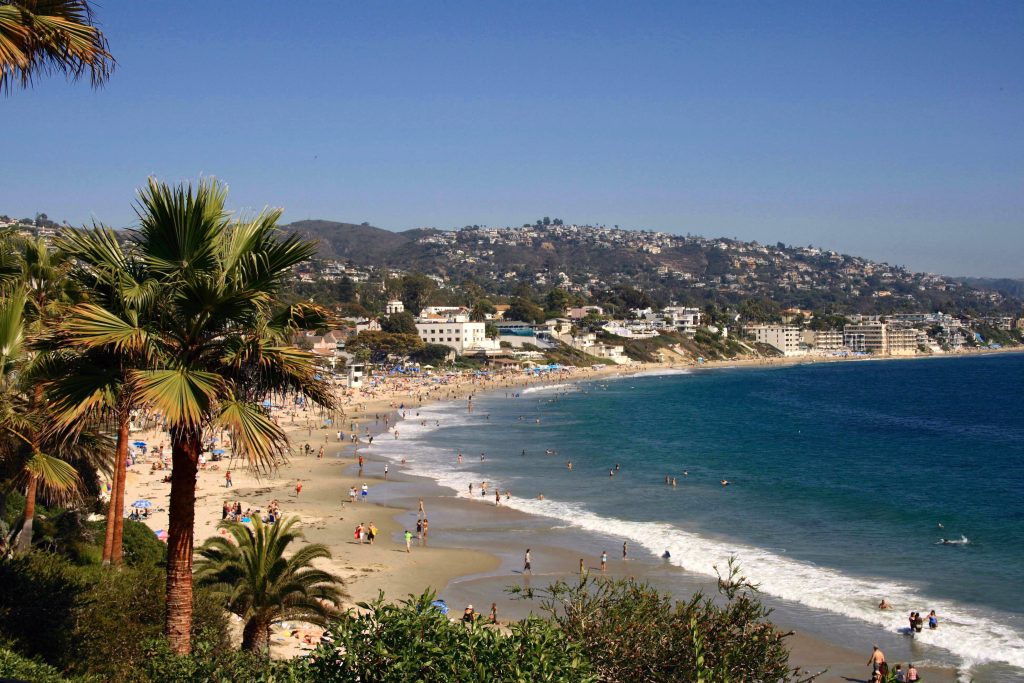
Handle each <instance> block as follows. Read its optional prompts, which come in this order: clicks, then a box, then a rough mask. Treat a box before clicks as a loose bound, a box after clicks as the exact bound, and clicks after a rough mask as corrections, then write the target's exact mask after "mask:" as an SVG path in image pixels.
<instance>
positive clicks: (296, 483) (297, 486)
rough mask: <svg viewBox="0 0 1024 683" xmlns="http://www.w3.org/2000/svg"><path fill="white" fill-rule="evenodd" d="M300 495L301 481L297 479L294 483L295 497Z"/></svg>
mask: <svg viewBox="0 0 1024 683" xmlns="http://www.w3.org/2000/svg"><path fill="white" fill-rule="evenodd" d="M300 493H302V480H301V479H298V480H296V482H295V495H296V496H298V495H299V494H300Z"/></svg>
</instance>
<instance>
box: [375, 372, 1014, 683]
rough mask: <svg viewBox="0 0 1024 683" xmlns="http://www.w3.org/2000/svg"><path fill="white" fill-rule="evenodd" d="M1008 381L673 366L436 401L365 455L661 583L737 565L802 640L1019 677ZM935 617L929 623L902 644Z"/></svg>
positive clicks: (983, 375)
mask: <svg viewBox="0 0 1024 683" xmlns="http://www.w3.org/2000/svg"><path fill="white" fill-rule="evenodd" d="M1022 383H1024V354H1001V355H986V356H976V357H954V358H937V359H928V360H914V361H885V362H881V361H862V362H844V363H819V364H806V365H795V366H786V367H770V368H714V369H693V370H681V371H666V372H664V373H661V374H653V373H652V374H639V375H634V376H628V377H623V378H615V379H607V380H604V379H602V380H592V381H587V382H581V383H567V384H561V385H555V386H548V387H533V388H528V389H524V390H511V391H510V392H509V393H508V394H506V393H505V392H496V393H492V394H489V395H480V396H477V397H475V399H474V401H473V409H472V411H469V410H468V409H467V404H466V402H465V401H460V402H457V403H448V404H437V405H432V406H428V407H426V408H424V409H423V410H422V411H420V415H419V416H418V417H414V416H412V415H411V414H409V415H408V416H407V418H408V419H407V420H406V421H405V422H403V423H402V425H401V431H402V439H401V441H400V442H394V443H388V441H389V440H382V441H383V442H384V443H381V444H380V445H381V446H382V447H383V450H381V449H379V448H378V446H376V445H375V446H374V451H375V452H377V453H382V452H383V454H385V455H391V456H393V457H397V455H398V454H399V453H400V454H401V456H402V457H406V458H407V459H408V464H409V469H410V472H411V473H413V474H421V475H426V476H430V477H432V478H434V479H436V480H437V481H439V482H440V483H441V484H443V485H445V486H448V487H450V488H451V489H452V491H454V492H455V493H456V494H457V495H461V496H467V495H469V494H468V486H469V484H470V483H471V482H472V483H474V486H475V488H474V492H475V493H476V497H478V498H480V496H479V493H478V488H479V483H480V482H481V481H482V480H487V481H488V482H490V483H491V487H492V488H491V491H490V492H489V496H488V497H487V498H486V499H483V500H484V501H487V502H492V503H493V486H495V485H496V486H498V487H499V488H501V489H502V490H505V489H510V490H511V491H512V493H513V497H512V498H511V499H510V500H509V501H507V504H508V505H510V506H512V507H516V508H518V509H520V510H523V511H526V512H530V513H534V514H536V515H542V516H544V517H546V518H548V519H550V520H551V524H552V526H569V527H572V528H574V529H577V530H579V531H580V533H585V534H586V533H589V534H594V535H598V536H600V537H601V538H602V539H604V540H605V541H610V540H615V541H619V540H626V541H628V542H629V543H630V547H631V549H632V550H631V555H632V556H633V557H637V558H638V559H646V560H649V561H650V562H662V560H660V559H659V558H660V557H661V555H662V553H664V552H665V551H666V550H667V551H669V553H670V554H671V559H670V560H668V562H669V563H670V564H671V565H673V566H674V567H676V568H678V574H679V581H678V585H677V586H673V585H672V584H673V581H672V580H669V582H668V583H669V586H668V587H669V589H672V588H673V587H675V588H678V590H679V591H680V592H682V591H683V590H684V589H685V587H686V586H688V585H690V584H689V583H687V581H686V577H694V576H698V577H708V576H712V577H713V576H714V575H715V566H718V567H724V566H725V564H726V562H727V561H728V558H729V557H732V556H735V557H736V558H737V559H738V561H739V563H740V564H741V566H742V569H743V573H744V574H745V575H746V576H747V577H748V578H750V579H751V580H752V581H754V582H755V583H757V584H758V585H759V587H760V590H761V591H762V593H763V594H764V596H765V597H766V599H767V600H768V601H769V604H771V605H772V606H773V607H775V608H776V609H777V610H778V612H779V614H780V615H781V617H782V618H783V619H784V620H786V621H787V622H789V623H791V624H793V625H795V626H796V627H798V628H803V629H806V630H808V631H810V632H812V633H814V634H816V635H820V636H823V637H826V638H830V639H832V640H834V641H836V642H838V643H840V644H850V643H856V644H857V645H856V646H858V647H867V646H869V645H870V643H872V642H881V643H885V644H890V645H892V646H893V647H898V648H901V649H903V650H904V651H905V652H906V653H907V654H908V656H914V657H916V658H917V659H926V660H928V661H932V662H935V663H943V664H954V665H956V666H958V667H960V668H961V669H962V670H964V671H966V672H967V675H969V676H973V677H974V679H975V680H978V681H982V680H991V681H1004V680H1006V681H1009V680H1022V679H1024V590H1022V589H1021V586H1022V585H1024V397H1022V391H1021V389H1022ZM517 392H519V393H518V395H517ZM424 422H425V423H426V424H423V423H424ZM458 451H461V452H462V454H463V456H464V460H463V463H462V464H461V465H460V464H457V462H456V454H457V452H458ZM524 451H525V453H524ZM481 454H484V459H483V461H481V459H480V456H481ZM569 461H571V462H572V464H573V467H572V469H571V470H570V469H568V467H567V462H569ZM616 466H618V469H617V470H616ZM610 471H612V472H614V474H615V476H610ZM666 476H668V477H675V479H676V482H677V485H676V486H675V487H673V486H671V485H666V483H665V477H666ZM722 480H728V482H729V485H728V486H723V485H722V483H721V482H722ZM540 494H543V495H544V500H539V499H538V496H539V495H540ZM942 539H946V540H947V541H952V543H949V544H944V543H943V542H942ZM608 550H609V552H610V555H611V557H612V558H615V557H616V556H617V553H618V552H619V551H618V546H610V547H609V548H608ZM882 598H885V599H886V600H888V601H889V602H890V603H892V604H893V606H894V609H893V610H892V611H881V610H879V609H878V608H877V605H878V603H879V601H880V600H881V599H882ZM932 609H934V610H936V612H937V613H938V615H939V617H940V620H941V622H940V627H939V628H938V629H936V630H934V631H929V630H928V629H927V627H926V628H925V631H924V632H923V633H921V634H919V635H918V636H917V637H916V638H915V639H914V641H913V643H912V644H905V645H901V644H900V643H903V642H906V641H910V639H909V638H907V637H906V636H905V635H902V634H901V629H905V627H906V623H907V621H906V620H907V615H908V613H909V612H910V611H911V610H914V611H920V612H921V613H922V615H927V613H928V611H929V610H932ZM865 658H866V655H865Z"/></svg>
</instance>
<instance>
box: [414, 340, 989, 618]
mask: <svg viewBox="0 0 1024 683" xmlns="http://www.w3.org/2000/svg"><path fill="white" fill-rule="evenodd" d="M980 355H985V354H957V355H955V356H954V355H950V356H943V357H946V358H959V357H965V356H967V357H969V356H980ZM791 364H793V363H786V364H781V363H776V364H753V365H747V367H755V368H767V367H772V366H773V365H775V366H781V365H791ZM723 365H725V364H723ZM712 367H714V366H712ZM725 367H730V366H728V365H725ZM664 369H665V368H653V369H650V370H653V372H657V371H659V370H664ZM689 369H690V370H693V368H689ZM709 369H710V368H709ZM636 374H638V373H636V372H633V373H630V374H629V375H628V376H635V375H636ZM639 374H644V373H643V372H641V373H639ZM492 393H493V392H492ZM498 393H500V390H499V392H498ZM449 498H450V496H449ZM437 504H438V503H436V502H435V503H434V505H435V506H436V505H437ZM475 505H476V506H477V507H484V506H479V505H478V504H475ZM487 507H490V506H487ZM493 512H495V513H498V514H501V512H499V511H498V510H493ZM471 514H472V515H473V516H474V517H480V515H482V514H484V513H483V512H479V513H476V512H474V513H471ZM488 514H489V513H488ZM505 514H507V511H505ZM467 533H469V532H467ZM466 541H467V539H462V542H466ZM443 542H444V543H445V544H449V543H454V544H455V545H460V541H459V540H458V539H452V538H444V539H443ZM471 545H472V547H476V548H482V547H484V546H485V545H486V543H484V542H483V541H481V539H480V538H479V537H474V538H473V539H472V543H471ZM498 550H499V552H500V548H499V549H498ZM516 552H518V551H516ZM506 554H507V553H506ZM512 554H513V555H515V552H513V553H512ZM514 564H515V562H513V561H511V560H509V561H507V562H506V565H508V566H503V569H502V571H507V570H508V569H509V567H511V566H514ZM567 564H568V563H567ZM571 564H572V565H574V564H575V563H574V562H573V563H571ZM475 580H477V579H473V578H470V579H466V578H462V579H458V580H456V581H454V582H452V583H451V584H449V585H450V586H453V585H454V586H457V585H459V584H466V583H469V582H472V581H475ZM478 601H479V600H478Z"/></svg>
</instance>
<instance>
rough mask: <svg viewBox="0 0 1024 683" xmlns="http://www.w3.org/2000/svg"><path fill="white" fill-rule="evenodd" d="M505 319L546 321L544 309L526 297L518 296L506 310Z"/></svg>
mask: <svg viewBox="0 0 1024 683" xmlns="http://www.w3.org/2000/svg"><path fill="white" fill-rule="evenodd" d="M505 320H522V321H523V322H527V323H542V322H544V309H543V308H541V307H540V306H538V305H537V304H535V303H533V301H531V300H530V299H528V298H526V297H516V298H515V299H512V301H511V302H510V303H509V308H508V310H507V311H505Z"/></svg>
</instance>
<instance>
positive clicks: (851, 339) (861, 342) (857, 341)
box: [843, 322, 889, 353]
mask: <svg viewBox="0 0 1024 683" xmlns="http://www.w3.org/2000/svg"><path fill="white" fill-rule="evenodd" d="M843 344H844V345H845V346H847V347H849V348H850V349H852V350H854V351H859V352H865V353H888V352H889V342H888V330H887V328H886V324H885V323H882V322H862V323H858V324H853V325H847V326H845V327H844V328H843Z"/></svg>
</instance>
